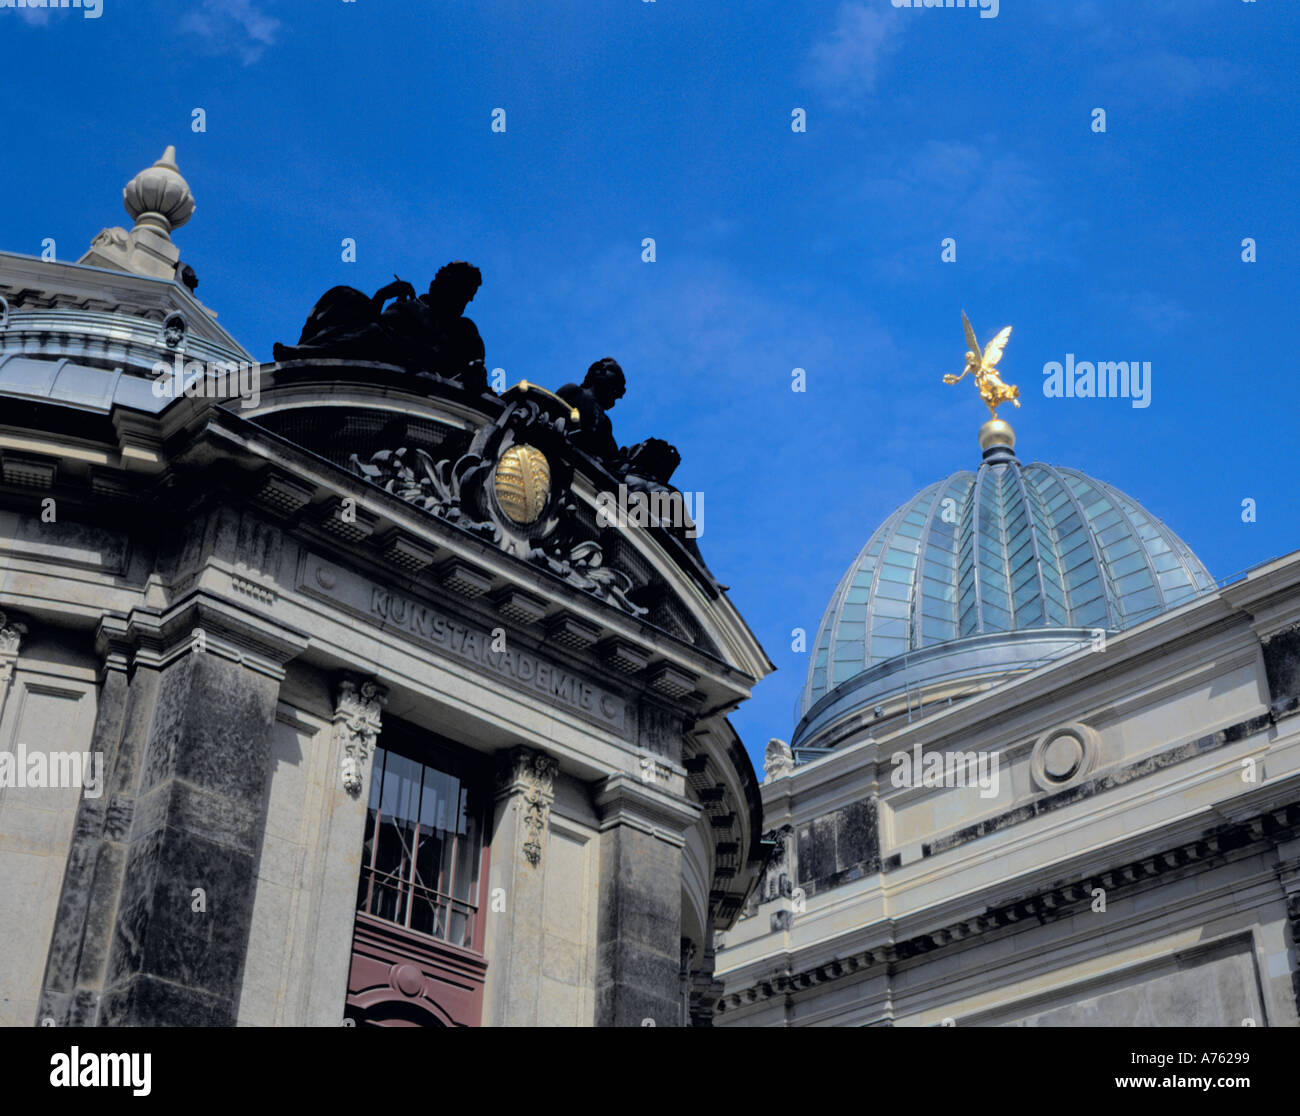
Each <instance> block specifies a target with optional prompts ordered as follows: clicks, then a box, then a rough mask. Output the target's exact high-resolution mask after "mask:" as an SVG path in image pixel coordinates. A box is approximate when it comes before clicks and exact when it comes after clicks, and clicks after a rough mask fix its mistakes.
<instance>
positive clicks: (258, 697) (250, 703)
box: [41, 594, 306, 1026]
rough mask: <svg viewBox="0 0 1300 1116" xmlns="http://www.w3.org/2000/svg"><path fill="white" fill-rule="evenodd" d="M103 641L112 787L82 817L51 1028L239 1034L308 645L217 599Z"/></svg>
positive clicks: (108, 628)
mask: <svg viewBox="0 0 1300 1116" xmlns="http://www.w3.org/2000/svg"><path fill="white" fill-rule="evenodd" d="M101 638H102V639H103V640H104V641H105V642H106V643H107V645H108V655H107V659H108V673H107V675H106V679H105V700H104V701H103V703H102V705H101V709H100V713H99V716H98V718H97V722H96V726H95V747H96V748H100V747H102V748H103V749H104V751H105V758H106V761H107V762H106V767H109V768H111V771H112V774H111V776H110V777H109V779H108V788H107V792H108V793H106V794H105V795H104V796H103V797H102V798H101V799H99V800H98V802H90V801H89V800H85V799H83V802H82V807H83V808H82V809H81V810H80V811H79V813H78V819H77V825H76V830H75V837H74V844H73V851H72V854H71V855H70V857H69V868H68V871H67V873H66V875H65V879H64V886H63V894H62V896H61V899H60V908H59V920H58V922H57V923H56V926H55V934H54V940H53V941H52V943H51V951H50V959H49V962H48V964H47V973H46V987H45V992H44V994H43V996H42V1005H41V1013H42V1015H48V1016H50V1017H53V1018H54V1019H55V1021H56V1022H65V1021H66V1022H68V1023H72V1024H80V1025H103V1026H124V1025H137V1026H173V1025H184V1026H196V1025H209V1026H231V1025H233V1024H234V1023H235V1019H236V1012H237V1008H238V1000H239V989H240V983H241V979H242V975H243V966H244V957H245V952H246V949H247V943H248V935H249V928H250V925H251V919H252V908H253V894H254V889H255V886H256V875H255V868H256V864H257V858H258V856H259V854H260V851H261V847H262V838H263V832H264V829H265V821H266V788H267V780H268V779H269V777H270V764H269V758H270V751H271V738H272V730H273V727H274V723H275V707H276V702H277V700H278V696H279V688H280V682H281V680H282V679H283V677H284V664H285V663H286V662H287V661H288V660H289V659H290V658H292V657H293V656H294V655H295V654H297V653H298V652H299V651H300V650H302V649H303V647H305V646H306V640H305V638H304V637H302V636H300V635H299V634H298V633H293V632H290V631H288V630H287V629H283V628H279V627H277V626H275V625H272V624H270V623H268V622H267V621H266V620H265V619H263V618H261V617H258V616H255V615H254V614H252V613H249V612H246V611H245V610H243V609H242V608H240V607H239V606H237V605H235V604H233V603H231V602H226V601H222V600H219V599H217V598H213V597H210V596H207V595H206V594H200V595H198V596H196V597H194V598H191V599H190V600H189V601H187V602H185V604H184V605H183V606H181V607H178V608H176V609H174V610H172V611H171V612H169V613H167V614H164V615H163V616H159V615H158V614H157V613H152V612H147V611H144V610H141V611H138V612H135V613H133V614H132V615H131V617H130V618H129V619H128V620H126V621H117V622H106V624H105V627H104V629H103V630H102V631H101ZM128 662H129V664H130V666H131V668H132V669H131V673H130V676H129V681H127V676H126V674H125V672H124V670H123V669H122V668H123V667H124V666H125V665H126V664H127V663H128ZM102 803H107V805H101V804H102Z"/></svg>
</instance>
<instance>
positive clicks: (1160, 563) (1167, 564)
mask: <svg viewBox="0 0 1300 1116" xmlns="http://www.w3.org/2000/svg"><path fill="white" fill-rule="evenodd" d="M1151 564H1152V565H1153V566H1155V568H1156V572H1157V573H1164V572H1165V571H1166V570H1181V569H1182V568H1183V564H1182V562H1180V561H1179V560H1178V555H1176V554H1175V553H1174V552H1173V551H1172V550H1165V552H1164V553H1163V554H1157V553H1152V554H1151Z"/></svg>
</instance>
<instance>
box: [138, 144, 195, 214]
mask: <svg viewBox="0 0 1300 1116" xmlns="http://www.w3.org/2000/svg"><path fill="white" fill-rule="evenodd" d="M122 204H123V205H124V206H125V207H126V211H127V212H128V213H129V214H130V215H131V219H132V220H133V221H135V223H136V228H139V227H140V226H141V225H145V226H152V227H153V228H156V229H160V230H161V231H162V232H163V233H164V234H166V233H170V232H171V231H172V230H173V229H178V228H180V227H181V226H182V225H183V224H185V222H186V221H188V220H189V219H190V218H191V217H193V216H194V210H195V205H194V195H193V194H191V193H190V184H189V183H188V182H186V181H185V179H184V178H182V177H181V172H180V171H179V170H178V169H177V168H176V148H175V147H174V146H172V145H170V144H169V145H168V147H167V150H166V151H164V152H163V154H162V158H161V159H159V160H158V161H157V162H156V163H154V165H153V166H151V167H146V168H145V169H144V170H142V171H141V172H140V173H139V174H137V175H136V176H135V177H134V178H133V179H131V181H130V182H128V183H127V184H126V187H125V188H124V189H123V190H122Z"/></svg>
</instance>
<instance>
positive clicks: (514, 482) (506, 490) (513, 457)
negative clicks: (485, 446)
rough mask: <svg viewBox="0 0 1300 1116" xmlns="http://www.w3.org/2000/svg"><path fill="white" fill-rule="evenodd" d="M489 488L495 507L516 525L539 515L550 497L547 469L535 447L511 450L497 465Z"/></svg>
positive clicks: (540, 453)
mask: <svg viewBox="0 0 1300 1116" xmlns="http://www.w3.org/2000/svg"><path fill="white" fill-rule="evenodd" d="M492 487H493V488H494V489H495V491H496V494H497V503H498V504H500V505H501V510H502V511H503V512H505V513H506V515H507V516H509V518H510V519H511V520H512V521H513V522H515V523H518V524H520V525H523V524H528V523H532V522H533V521H534V520H536V519H537V517H538V516H539V515H541V514H542V509H543V508H545V507H546V501H547V498H548V497H549V496H550V494H551V465H550V462H548V461H547V460H546V454H544V453H543V452H542V451H541V450H539V449H537V448H536V447H535V446H525V445H518V446H511V447H510V448H509V449H508V450H506V452H505V453H503V454H502V455H501V457H500V459H499V460H498V461H497V468H496V475H495V477H494V478H493V481H492Z"/></svg>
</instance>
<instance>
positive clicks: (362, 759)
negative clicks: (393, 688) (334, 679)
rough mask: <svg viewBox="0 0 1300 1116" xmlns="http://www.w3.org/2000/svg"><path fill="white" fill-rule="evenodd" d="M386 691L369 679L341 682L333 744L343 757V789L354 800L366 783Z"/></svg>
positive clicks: (386, 697)
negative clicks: (367, 765) (367, 769)
mask: <svg viewBox="0 0 1300 1116" xmlns="http://www.w3.org/2000/svg"><path fill="white" fill-rule="evenodd" d="M387 701H388V691H386V690H385V689H384V688H383V687H382V686H380V685H379V684H378V683H377V682H375V681H373V680H371V679H364V680H353V679H344V680H343V681H342V682H340V683H339V689H338V700H337V702H336V704H335V707H334V741H335V743H336V745H337V746H338V748H339V750H340V753H341V755H342V757H343V761H342V763H343V767H342V778H343V789H344V790H346V791H347V792H348V794H350V795H352V796H353V797H354V798H355V797H356V796H357V795H359V794H360V793H361V789H362V787H363V785H364V783H365V777H364V776H365V770H366V764H367V763H368V762H369V761H370V755H371V751H372V750H373V749H374V746H375V742H376V741H377V740H378V739H379V730H380V728H381V727H382V725H381V723H380V719H379V711H380V709H381V708H382V707H383V705H384V704H385V703H386V702H387Z"/></svg>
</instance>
